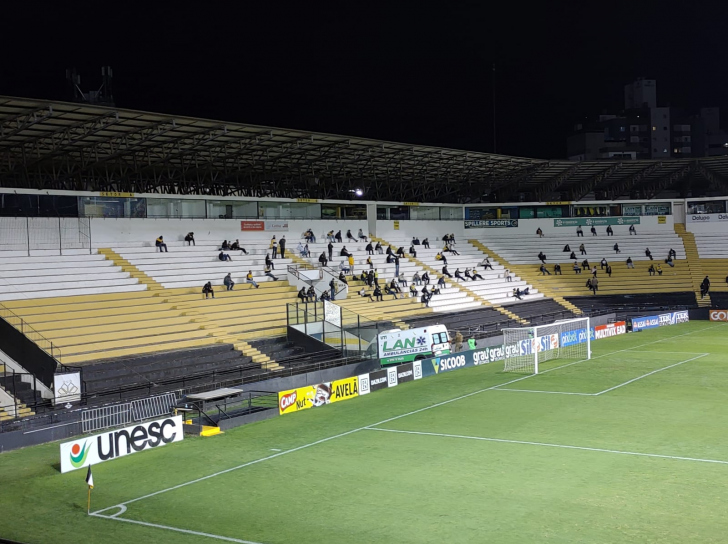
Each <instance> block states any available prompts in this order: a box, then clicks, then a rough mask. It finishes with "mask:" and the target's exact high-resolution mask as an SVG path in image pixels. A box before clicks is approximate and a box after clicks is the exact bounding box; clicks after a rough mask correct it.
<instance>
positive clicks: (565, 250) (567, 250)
mask: <svg viewBox="0 0 728 544" xmlns="http://www.w3.org/2000/svg"><path fill="white" fill-rule="evenodd" d="M569 251H571V248H570V247H569V244H566V245H565V246H564V253H569Z"/></svg>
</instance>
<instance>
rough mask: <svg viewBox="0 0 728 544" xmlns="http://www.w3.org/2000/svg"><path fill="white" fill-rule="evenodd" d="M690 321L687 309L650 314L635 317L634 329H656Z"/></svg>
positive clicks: (633, 319) (633, 321) (633, 320)
mask: <svg viewBox="0 0 728 544" xmlns="http://www.w3.org/2000/svg"><path fill="white" fill-rule="evenodd" d="M688 321H690V316H689V315H688V312H687V310H683V311H680V312H669V313H666V314H659V315H648V316H644V317H633V318H632V330H633V331H635V332H637V331H642V330H645V329H654V328H656V327H665V326H667V325H677V324H679V323H687V322H688Z"/></svg>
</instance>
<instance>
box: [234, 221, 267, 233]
mask: <svg viewBox="0 0 728 544" xmlns="http://www.w3.org/2000/svg"><path fill="white" fill-rule="evenodd" d="M240 230H242V231H246V230H265V221H241V222H240Z"/></svg>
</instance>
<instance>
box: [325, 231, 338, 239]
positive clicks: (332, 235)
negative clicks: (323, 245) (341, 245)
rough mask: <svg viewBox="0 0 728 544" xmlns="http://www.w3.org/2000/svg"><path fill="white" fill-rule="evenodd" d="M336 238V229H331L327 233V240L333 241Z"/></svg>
mask: <svg viewBox="0 0 728 544" xmlns="http://www.w3.org/2000/svg"><path fill="white" fill-rule="evenodd" d="M335 240H336V238H335V237H334V231H333V230H330V231H329V232H327V233H326V241H327V242H333V241H335Z"/></svg>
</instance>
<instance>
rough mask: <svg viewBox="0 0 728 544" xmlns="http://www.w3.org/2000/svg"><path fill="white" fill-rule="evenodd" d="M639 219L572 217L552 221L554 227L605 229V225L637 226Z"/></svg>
mask: <svg viewBox="0 0 728 544" xmlns="http://www.w3.org/2000/svg"><path fill="white" fill-rule="evenodd" d="M639 224H640V218H639V217H630V216H621V217H573V218H567V219H554V227H578V226H582V227H606V226H607V225H639Z"/></svg>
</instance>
